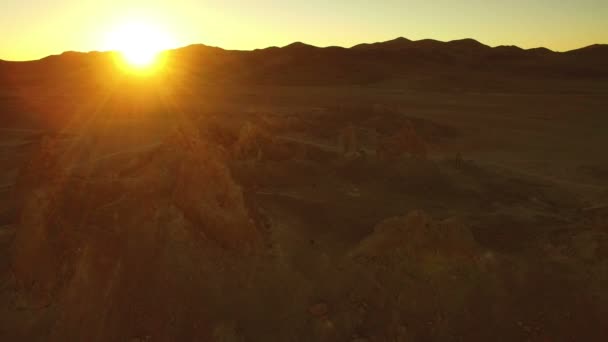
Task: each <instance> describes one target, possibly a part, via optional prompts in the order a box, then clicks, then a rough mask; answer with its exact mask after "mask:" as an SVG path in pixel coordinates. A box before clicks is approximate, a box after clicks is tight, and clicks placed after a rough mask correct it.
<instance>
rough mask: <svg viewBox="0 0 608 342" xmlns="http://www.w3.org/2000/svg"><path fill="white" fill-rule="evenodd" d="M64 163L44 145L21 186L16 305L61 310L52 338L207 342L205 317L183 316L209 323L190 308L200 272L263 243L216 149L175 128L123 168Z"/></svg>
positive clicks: (66, 158) (51, 144)
mask: <svg viewBox="0 0 608 342" xmlns="http://www.w3.org/2000/svg"><path fill="white" fill-rule="evenodd" d="M70 159H71V156H70V153H69V149H68V148H67V147H66V146H62V144H61V143H60V142H58V141H55V140H53V139H47V140H46V141H45V142H43V143H42V144H41V147H40V149H39V151H38V152H36V156H35V157H34V158H32V161H31V163H30V165H29V166H27V167H26V168H25V169H24V170H23V172H22V175H21V177H20V179H19V184H18V185H17V193H18V194H20V195H21V196H20V198H18V201H19V207H20V219H19V227H18V230H17V235H16V238H15V241H14V244H13V250H14V253H13V269H14V275H15V280H16V282H17V286H18V289H20V290H21V294H22V297H23V298H22V299H23V300H24V304H23V305H25V306H26V307H32V308H34V307H35V308H40V307H48V306H50V307H57V308H60V312H61V314H60V315H59V317H58V320H57V321H56V322H55V324H54V326H53V328H52V331H53V333H52V334H51V336H53V337H54V338H55V339H56V340H91V341H92V340H100V341H101V340H113V339H115V338H119V337H120V336H122V335H120V336H119V335H114V334H117V333H118V332H119V331H121V332H122V333H124V332H126V331H132V333H133V334H135V335H137V334H143V335H145V334H146V332H147V333H150V329H158V332H157V333H155V334H154V335H155V336H156V337H159V336H161V337H162V336H165V335H163V334H167V335H166V336H165V337H167V338H169V337H170V336H173V337H175V336H189V337H190V338H196V339H199V338H201V339H205V336H206V335H205V334H206V331H207V330H208V329H206V328H205V326H204V324H203V323H202V321H201V322H200V324H199V323H197V322H196V320H193V319H191V318H189V319H186V317H193V316H194V317H201V319H202V317H204V313H203V312H201V310H202V308H203V307H204V306H203V305H192V302H196V301H197V300H200V296H201V295H199V294H197V293H196V292H197V291H198V290H199V289H200V288H201V286H202V285H201V284H202V282H203V281H204V277H203V276H202V275H203V274H205V272H209V271H210V270H211V269H214V270H215V269H216V268H215V267H217V266H218V265H217V264H215V263H216V262H219V263H226V262H228V261H226V260H230V256H245V255H251V254H252V253H254V252H255V249H256V247H257V246H258V245H259V240H260V235H259V233H258V230H257V228H256V226H255V224H254V222H253V220H251V219H250V217H249V214H248V210H247V208H246V207H245V204H244V201H243V195H242V193H241V189H240V187H239V186H238V185H237V184H236V183H235V182H234V181H233V180H232V178H231V176H230V172H229V171H228V169H227V168H226V166H225V165H224V164H223V163H222V161H221V153H220V151H218V150H216V149H215V148H214V147H213V146H211V145H208V144H207V143H205V142H203V141H201V140H199V139H198V138H196V136H195V135H193V134H189V133H184V132H177V133H175V134H174V135H172V136H170V137H169V138H168V139H166V141H165V142H163V143H162V144H160V145H159V146H158V147H156V148H154V149H153V150H151V151H148V152H144V153H140V154H137V155H134V156H133V157H132V158H131V160H129V161H128V162H126V163H118V162H117V161H115V160H112V159H111V158H110V159H109V160H105V161H103V162H98V163H96V164H95V163H94V162H91V163H90V164H88V165H87V164H84V165H82V164H78V163H77V162H76V161H75V160H70ZM214 255H215V256H216V257H217V258H215V257H214ZM219 255H223V256H224V257H223V258H219V257H218V256H219ZM220 269H221V267H220ZM127 302H128V303H131V305H124V304H121V303H127ZM167 317H173V318H174V321H167V320H166V318H167ZM193 324H194V325H193Z"/></svg>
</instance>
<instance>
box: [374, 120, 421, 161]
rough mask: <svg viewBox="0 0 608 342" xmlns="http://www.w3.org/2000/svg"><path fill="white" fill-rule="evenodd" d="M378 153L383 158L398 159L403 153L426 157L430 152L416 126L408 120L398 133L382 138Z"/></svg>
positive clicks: (419, 157) (377, 149)
mask: <svg viewBox="0 0 608 342" xmlns="http://www.w3.org/2000/svg"><path fill="white" fill-rule="evenodd" d="M376 154H377V155H378V157H379V158H380V159H383V160H392V159H396V158H399V157H400V156H402V155H403V154H409V155H410V156H412V157H414V158H418V159H426V158H427V154H428V152H427V146H426V143H425V142H424V140H423V139H422V138H421V137H420V136H419V135H418V133H416V130H415V129H414V126H413V125H412V124H411V123H410V122H409V121H407V122H406V123H405V124H404V125H403V126H402V127H401V129H400V130H399V131H398V132H397V133H395V134H393V135H391V136H388V137H385V138H383V139H380V141H379V142H378V145H377V146H376Z"/></svg>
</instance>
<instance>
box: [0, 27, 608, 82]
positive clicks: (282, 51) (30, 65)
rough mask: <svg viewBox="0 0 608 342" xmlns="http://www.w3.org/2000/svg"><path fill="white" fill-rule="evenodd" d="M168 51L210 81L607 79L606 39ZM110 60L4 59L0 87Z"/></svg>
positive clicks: (172, 66) (104, 55)
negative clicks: (553, 45) (565, 43)
mask: <svg viewBox="0 0 608 342" xmlns="http://www.w3.org/2000/svg"><path fill="white" fill-rule="evenodd" d="M166 53H167V55H168V56H169V58H168V60H169V61H170V63H169V65H168V69H169V70H172V71H174V72H176V73H179V74H180V75H190V76H192V77H195V78H200V79H201V80H204V81H206V82H240V83H256V84H291V85H294V84H295V85H306V84H372V83H378V82H388V81H392V80H407V79H424V78H427V77H440V76H442V77H443V76H446V77H447V76H449V77H457V76H454V75H460V76H459V77H460V78H462V75H486V76H487V75H494V76H493V77H522V78H543V79H545V78H557V79H608V45H606V44H596V45H591V46H588V47H584V48H581V49H576V50H572V51H567V52H554V51H551V50H549V49H546V48H535V49H522V48H519V47H517V46H498V47H490V46H487V45H484V44H482V43H480V42H478V41H476V40H474V39H462V40H454V41H449V42H441V41H437V40H432V39H424V40H418V41H412V40H409V39H406V38H403V37H400V38H397V39H394V40H390V41H386V42H379V43H372V44H359V45H356V46H353V47H351V48H343V47H333V46H332V47H324V48H320V47H315V46H312V45H308V44H304V43H300V42H296V43H293V44H290V45H287V46H284V47H269V48H266V49H258V50H253V51H238V50H224V49H221V48H218V47H211V46H206V45H202V44H198V45H191V46H187V47H183V48H179V49H175V50H170V51H167V52H166ZM112 63H113V62H112V58H111V53H108V52H91V53H78V52H66V53H63V54H61V55H56V56H49V57H46V58H43V59H41V60H37V61H30V62H6V61H0V84H2V83H6V82H26V81H28V80H29V81H32V80H34V79H40V78H46V77H52V78H56V77H67V76H70V77H75V78H79V77H85V76H84V75H86V74H90V73H94V74H97V73H98V72H99V71H100V70H104V72H105V71H108V70H110V69H107V68H111V65H112ZM108 72H110V71H108ZM467 77H468V76H467ZM471 77H473V76H471Z"/></svg>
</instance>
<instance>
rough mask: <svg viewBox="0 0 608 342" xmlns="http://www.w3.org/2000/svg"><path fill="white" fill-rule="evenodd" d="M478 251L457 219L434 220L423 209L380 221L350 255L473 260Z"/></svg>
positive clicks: (373, 257)
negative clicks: (440, 257)
mask: <svg viewBox="0 0 608 342" xmlns="http://www.w3.org/2000/svg"><path fill="white" fill-rule="evenodd" d="M478 252H479V247H478V246H477V243H476V242H475V239H474V238H473V235H472V234H471V231H470V230H469V229H468V228H467V227H466V226H465V225H463V224H462V223H460V222H458V220H456V219H448V220H443V221H437V220H434V219H433V218H431V217H430V216H429V215H428V214H426V213H425V212H423V211H413V212H411V213H409V214H408V215H407V216H403V217H393V218H389V219H386V220H384V221H382V222H380V223H379V224H378V225H376V226H375V227H374V232H373V233H372V234H371V235H370V236H368V237H367V238H365V239H364V240H363V241H361V243H360V244H359V246H358V247H357V249H356V250H355V252H354V254H353V255H355V256H360V257H365V258H372V259H377V258H380V259H382V258H385V257H391V256H395V255H396V254H398V255H400V256H402V257H407V258H410V259H413V260H422V259H425V258H432V257H436V256H439V255H440V256H442V257H443V258H446V259H447V258H449V259H471V260H473V259H474V258H475V257H476V255H477V254H478Z"/></svg>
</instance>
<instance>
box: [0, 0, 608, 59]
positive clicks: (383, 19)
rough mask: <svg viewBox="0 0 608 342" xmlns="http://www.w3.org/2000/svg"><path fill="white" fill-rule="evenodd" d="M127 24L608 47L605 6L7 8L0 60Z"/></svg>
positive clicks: (241, 34)
mask: <svg viewBox="0 0 608 342" xmlns="http://www.w3.org/2000/svg"><path fill="white" fill-rule="evenodd" d="M129 21H145V22H148V23H150V24H152V25H155V26H159V27H161V28H162V30H166V31H168V32H169V34H170V35H172V36H173V37H174V41H175V45H177V46H181V45H188V44H193V43H204V44H207V45H215V46H220V47H223V48H227V49H254V48H263V47H267V46H272V45H276V46H282V45H286V44H289V43H291V42H293V41H303V42H306V43H310V44H314V45H319V46H327V45H341V46H352V45H354V44H357V43H362V42H374V41H382V40H389V39H393V38H396V37H398V36H404V37H407V38H410V39H423V38H435V39H439V40H451V39H460V38H467V37H470V38H475V39H477V40H479V41H481V42H482V43H485V44H488V45H492V46H495V45H519V46H521V47H524V48H531V47H538V46H546V47H548V48H551V49H554V50H558V51H563V50H570V49H574V48H579V47H583V46H587V45H590V44H593V43H608V0H510V1H508V0H458V1H457V0H449V1H448V0H400V1H399V0H384V1H382V0H377V1H372V0H333V1H332V0H307V1H289V0H282V1H279V0H258V1H245V0H240V1H239V0H223V1H212V0H173V1H161V0H158V1H156V0H146V1H141V0H136V1H129V0H121V1H118V0H105V1H97V0H95V1H93V0H0V59H6V60H28V59H37V58H41V57H44V56H47V55H49V54H57V53H60V52H62V51H66V50H77V51H90V50H104V49H108V48H111V43H108V42H107V41H106V40H107V39H106V36H107V35H108V34H107V32H109V31H111V30H112V28H113V27H116V26H117V25H119V24H120V23H124V22H129Z"/></svg>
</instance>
